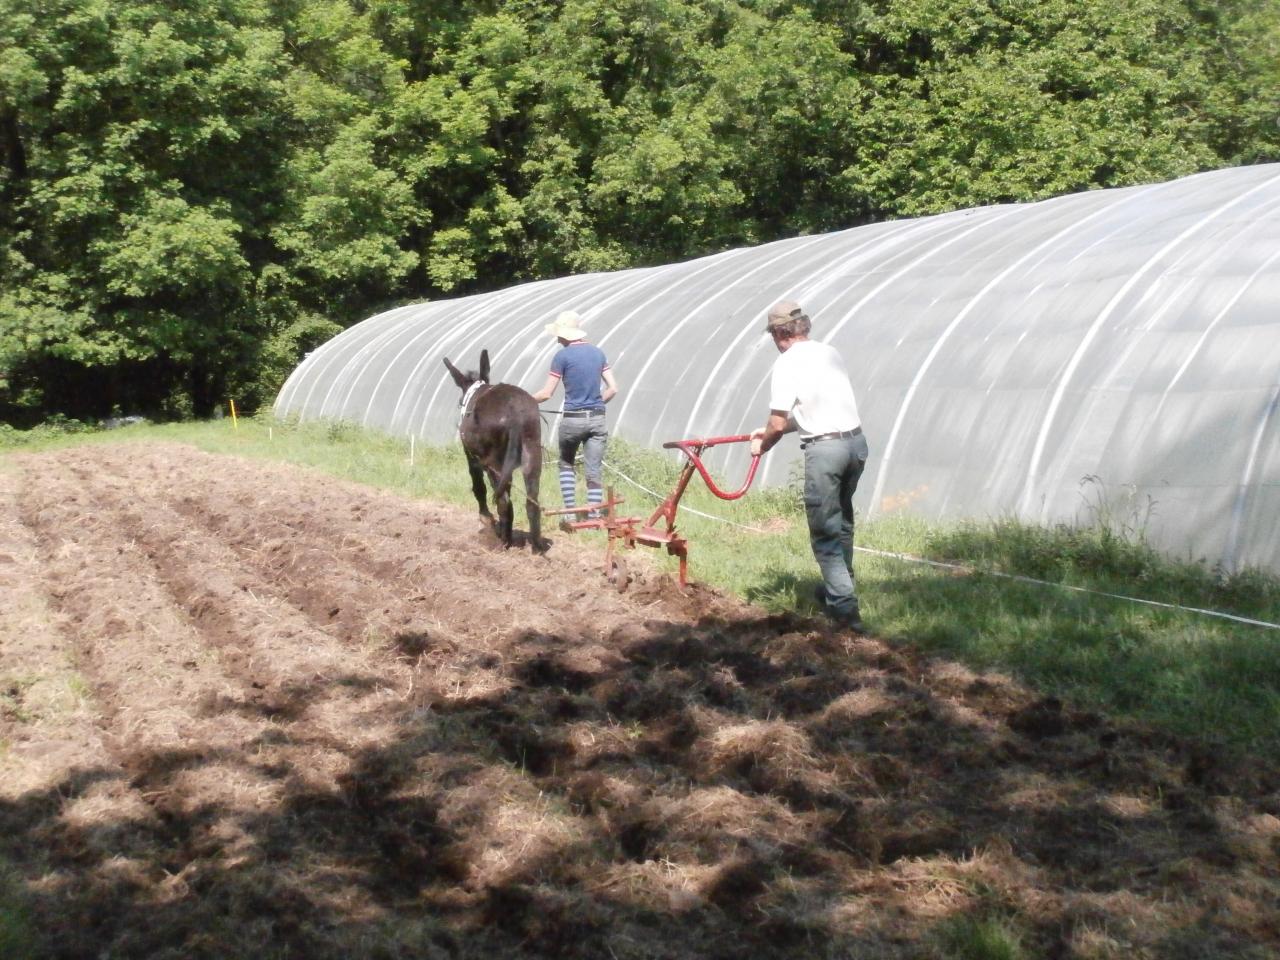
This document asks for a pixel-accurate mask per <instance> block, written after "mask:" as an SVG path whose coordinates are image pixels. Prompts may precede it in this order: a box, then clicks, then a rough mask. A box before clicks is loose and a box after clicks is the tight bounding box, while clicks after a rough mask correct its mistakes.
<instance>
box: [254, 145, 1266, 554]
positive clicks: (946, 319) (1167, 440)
mask: <svg viewBox="0 0 1280 960" xmlns="http://www.w3.org/2000/svg"><path fill="white" fill-rule="evenodd" d="M783 298H789V299H795V300H799V301H800V303H801V304H803V305H804V307H805V309H806V311H807V312H808V313H809V315H810V317H811V318H812V320H813V332H812V334H811V336H812V337H813V338H814V339H818V340H824V341H828V342H830V343H832V344H834V345H835V346H836V347H837V348H838V349H839V350H840V352H841V353H842V354H843V355H844V358H845V360H846V362H847V363H848V366H849V370H850V372H851V375H852V377H853V380H854V387H855V390H856V393H857V398H858V406H859V410H860V412H861V415H862V417H863V427H864V429H865V431H866V434H867V438H868V442H869V444H870V448H871V460H870V461H869V463H868V468H867V472H866V473H865V474H864V476H863V480H862V484H861V487H860V488H859V491H858V494H857V497H856V499H855V503H856V504H857V506H858V508H859V510H860V511H861V512H862V513H863V514H864V515H871V516H876V515H883V514H886V513H889V512H892V511H900V510H902V511H909V512H911V513H913V514H916V515H920V516H924V517H926V518H988V517H1010V516H1017V517H1021V518H1024V519H1026V520H1029V521H1034V522H1042V523H1048V522H1057V521H1067V522H1082V523H1108V524H1112V525H1113V526H1122V527H1128V528H1130V529H1131V530H1134V531H1141V532H1143V533H1145V535H1146V536H1147V538H1148V540H1149V541H1151V542H1152V543H1153V544H1155V545H1156V546H1158V547H1161V548H1163V549H1165V550H1167V551H1169V552H1170V553H1172V554H1174V555H1178V556H1184V557H1191V558H1204V559H1206V560H1208V561H1209V562H1211V563H1217V562H1221V563H1222V564H1223V565H1224V567H1225V568H1227V569H1237V568H1239V567H1242V566H1246V565H1252V566H1263V567H1269V568H1271V569H1273V570H1276V569H1280V409H1278V407H1280V164H1267V165H1258V166H1251V167H1241V168H1236V169H1230V170H1220V171H1216V172H1212V173H1204V174H1199V175H1196V176H1191V177H1186V178H1184V179H1181V180H1176V181H1172V182H1169V183H1161V184H1154V185H1150V186H1140V187H1128V188H1124V189H1111V190H1098V191H1092V192H1087V193H1079V194H1073V195H1070V196H1064V197H1059V198H1056V199H1053V200H1046V201H1042V202H1039V203H1030V204H1016V205H1005V206H991V207H983V208H979V209H974V210H967V211H961V212H956V213H950V214H944V215H940V216H933V217H927V218H922V219H915V220H902V221H894V222H888V223H879V224H873V225H870V226H863V227H856V228H853V229H850V230H845V231H841V232H836V233H830V234H823V235H819V236H806V237H798V238H795V239H791V240H783V241H778V242H775V243H770V244H765V245H762V246H759V247H752V248H746V249H735V250H730V251H728V252H726V253H721V254H717V255H714V256H708V257H703V258H701V259H697V260H692V261H689V262H685V263H676V264H670V265H667V266H659V267H650V268H644V269H634V270H625V271H619V272H615V273H600V274H590V275H581V276H571V277H564V278H560V279H555V280H546V281H540V282H536V283H527V284H522V285H520V286H515V287H511V288H508V289H505V290H501V291H498V292H495V293H487V294H481V295H476V296H470V297H464V298H460V299H456V300H443V301H437V302H433V303H422V304H414V305H410V306H404V307H401V308H399V309H396V310H391V311H389V312H387V313H383V314H380V315H378V316H375V317H372V318H370V319H368V320H365V321H364V322H362V323H360V324H357V325H356V326H354V327H352V328H350V329H349V330H347V331H345V332H344V333H342V334H340V335H339V336H337V337H335V338H334V339H333V340H331V341H329V342H328V343H326V344H324V345H323V346H322V347H320V348H319V349H317V350H315V351H314V352H313V353H311V354H310V355H309V356H308V357H307V358H306V360H305V361H304V362H303V363H302V364H301V365H300V366H299V367H298V369H297V370H296V371H295V372H294V373H293V375H292V376H291V377H290V378H289V380H288V382H287V383H286V384H285V386H284V388H283V390H282V391H281V393H280V396H279V398H278V400H277V403H276V410H277V412H278V413H279V414H281V415H289V414H296V415H298V416H299V417H301V418H302V419H304V420H305V419H313V418H330V419H342V420H350V421H355V422H358V423H361V424H364V425H366V426H369V427H374V428H378V429H380V430H383V431H387V432H390V433H392V434H400V435H409V434H412V435H415V436H417V437H419V438H421V439H423V440H426V441H437V442H440V441H448V440H451V439H452V438H454V437H455V436H456V428H457V420H458V403H459V400H460V395H459V391H458V389H457V387H455V386H454V384H453V381H452V380H451V379H450V378H449V375H448V373H447V372H446V370H445V368H444V365H443V364H442V362H441V360H442V359H443V358H444V357H448V358H449V359H450V360H451V361H452V362H453V363H455V364H456V365H458V366H460V367H462V368H464V369H468V368H469V369H475V368H476V367H477V366H478V360H479V355H480V351H481V349H482V348H487V349H488V350H489V353H490V357H491V360H492V366H493V379H494V381H495V382H496V381H499V380H500V381H505V382H508V383H515V384H519V385H521V386H523V387H525V388H527V389H529V390H530V391H532V390H536V389H538V388H539V387H541V386H542V384H543V382H544V381H545V379H546V376H547V371H548V366H549V362H550V359H551V356H552V354H553V353H554V351H555V349H556V346H557V345H556V342H555V341H554V340H553V339H552V338H551V337H550V336H548V335H547V334H546V333H545V332H544V329H543V328H544V326H545V325H546V324H547V323H550V322H551V321H552V320H553V319H554V318H555V316H556V314H557V313H558V312H560V311H561V310H567V309H572V310H576V311H578V312H579V313H581V314H582V315H583V317H585V318H586V329H587V331H588V333H589V336H590V339H591V340H592V342H594V343H597V344H598V345H599V346H600V347H602V348H603V349H604V351H605V353H606V355H607V356H608V358H609V361H610V363H611V364H612V365H613V369H614V372H615V374H616V376H617V379H618V381H619V384H620V387H621V390H620V392H619V394H618V396H617V397H616V398H615V399H614V400H613V402H612V403H611V404H610V407H609V425H610V429H611V431H612V433H613V435H615V436H619V437H622V438H624V439H626V440H628V441H630V442H632V443H635V444H639V445H642V446H646V447H654V448H658V447H660V446H661V444H662V443H663V442H664V441H668V440H676V439H681V438H686V437H698V436H721V435H731V434H738V433H746V432H749V431H750V430H751V429H752V428H754V427H757V426H760V425H762V424H763V423H764V421H765V419H766V417H767V414H768V379H769V371H770V367H771V365H772V363H773V361H774V359H775V357H776V356H777V351H776V350H775V349H774V347H773V344H772V341H771V340H770V339H769V337H768V336H766V335H765V334H764V333H763V332H762V331H763V327H764V315H765V312H766V311H767V309H768V308H769V306H770V305H772V304H773V303H774V302H775V301H777V300H780V299H783ZM560 396H561V395H560V394H557V396H556V400H555V401H553V402H552V403H551V404H547V405H544V408H545V407H552V406H554V407H556V408H558V406H559V404H558V400H559V398H560ZM546 420H547V424H546V427H545V434H544V437H545V439H546V440H547V442H548V443H550V442H551V440H552V438H553V437H554V430H555V429H556V427H557V426H558V420H557V417H556V415H555V414H550V415H548V416H547V418H546ZM711 454H712V456H709V458H708V463H709V465H710V466H711V467H712V468H713V469H714V470H715V471H716V472H717V473H719V474H720V476H721V477H722V478H723V479H725V480H726V482H728V483H733V484H735V485H736V481H738V480H740V478H741V477H742V476H743V475H744V474H745V471H746V459H747V450H746V448H745V445H740V444H739V445H732V446H728V447H720V448H716V449H715V450H713V451H711ZM799 458H800V453H799V447H798V444H797V442H796V440H795V438H794V435H792V436H789V437H787V438H786V439H785V440H784V441H783V443H781V444H780V445H779V446H778V447H776V448H775V449H774V450H773V451H771V452H770V453H769V454H768V455H766V457H765V459H764V462H763V464H762V466H761V470H760V475H759V477H758V478H757V483H763V484H766V485H777V484H783V483H787V482H788V481H790V480H791V479H792V478H793V477H794V476H795V475H796V470H797V464H798V461H799ZM606 480H607V482H610V483H616V484H617V485H618V486H619V488H620V491H621V492H622V493H623V494H624V495H626V496H627V497H628V499H629V500H630V501H631V502H632V503H637V502H638V503H644V504H647V497H645V496H644V495H643V494H640V493H639V492H637V491H634V490H631V491H629V490H627V486H626V483H625V481H623V480H621V479H620V478H618V477H617V476H615V475H612V474H606ZM663 492H665V491H663ZM637 512H640V510H639V508H637ZM725 514H726V516H730V517H731V515H732V507H731V506H729V505H727V504H726V510H725Z"/></svg>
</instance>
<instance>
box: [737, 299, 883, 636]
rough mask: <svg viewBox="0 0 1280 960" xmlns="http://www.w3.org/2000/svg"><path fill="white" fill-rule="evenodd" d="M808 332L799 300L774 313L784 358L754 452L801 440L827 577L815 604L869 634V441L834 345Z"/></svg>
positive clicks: (813, 533) (812, 533)
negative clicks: (864, 602)
mask: <svg viewBox="0 0 1280 960" xmlns="http://www.w3.org/2000/svg"><path fill="white" fill-rule="evenodd" d="M809 331H810V324H809V317H808V315H807V314H806V313H805V312H804V310H803V309H801V307H800V304H798V303H796V302H795V301H794V300H783V301H782V302H781V303H777V304H775V305H774V306H773V307H772V308H771V309H770V310H769V316H768V319H767V321H766V324H765V332H766V333H768V334H769V335H770V336H771V337H773V345H774V346H775V347H777V348H778V353H780V354H781V356H779V357H778V359H777V360H775V361H774V363H773V373H772V375H771V378H770V385H769V419H768V421H767V422H766V423H765V425H764V426H763V427H760V428H759V429H758V430H753V431H752V432H751V437H752V440H751V452H752V454H760V453H764V452H765V451H766V450H768V449H769V448H770V447H772V446H773V445H774V444H776V443H777V442H778V441H779V440H780V439H782V435H783V434H784V433H790V432H792V431H793V430H798V431H799V432H800V449H801V450H803V451H804V512H805V517H806V519H807V520H808V522H809V544H810V546H811V547H812V549H813V556H814V559H816V560H817V561H818V569H819V570H820V571H821V573H822V583H821V585H819V586H818V587H817V588H816V590H815V591H814V596H815V598H816V599H817V600H818V602H819V603H821V604H822V611H823V613H825V614H826V615H827V616H828V617H830V618H831V619H832V620H834V621H835V622H836V623H837V624H838V625H839V626H841V627H844V628H847V629H849V630H852V631H854V632H855V633H863V632H865V627H864V626H863V623H862V615H861V612H860V610H859V607H858V596H857V594H856V593H855V592H854V580H853V493H854V491H855V490H857V489H858V480H859V479H860V478H861V477H862V471H863V468H865V467H866V465H867V438H866V437H865V436H863V434H862V421H861V419H860V418H859V416H858V405H857V403H856V402H855V401H854V397H853V385H852V384H851V383H850V382H849V371H848V369H847V368H846V367H845V363H844V359H843V358H842V357H841V356H840V354H839V352H837V351H836V349H835V347H833V346H831V345H830V344H827V343H822V342H821V341H818V340H810V339H809Z"/></svg>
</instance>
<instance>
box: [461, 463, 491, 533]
mask: <svg viewBox="0 0 1280 960" xmlns="http://www.w3.org/2000/svg"><path fill="white" fill-rule="evenodd" d="M467 470H468V471H469V472H470V474H471V492H472V493H473V494H474V495H475V498H476V503H478V504H479V505H480V516H482V517H484V518H485V519H486V520H488V521H490V522H491V523H492V522H493V514H491V513H490V512H489V494H488V491H487V490H485V486H484V469H483V468H482V467H481V466H480V461H479V460H478V459H477V458H476V456H475V454H473V453H472V452H471V451H470V450H468V451H467Z"/></svg>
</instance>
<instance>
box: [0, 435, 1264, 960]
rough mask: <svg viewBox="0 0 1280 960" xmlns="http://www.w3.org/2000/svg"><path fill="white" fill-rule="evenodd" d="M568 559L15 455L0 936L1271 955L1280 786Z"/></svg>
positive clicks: (347, 492)
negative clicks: (968, 939) (1001, 936)
mask: <svg viewBox="0 0 1280 960" xmlns="http://www.w3.org/2000/svg"><path fill="white" fill-rule="evenodd" d="M555 541H556V542H555V543H554V545H553V547H552V550H551V552H550V553H549V554H548V555H547V556H545V557H534V556H532V555H530V553H529V552H528V551H527V550H519V549H515V550H511V551H504V550H502V549H501V548H500V547H499V546H497V545H496V544H495V543H494V542H493V541H492V539H491V537H489V536H488V535H486V534H484V533H483V532H482V531H481V530H480V528H479V525H478V521H477V518H476V517H475V515H474V512H472V511H467V510H462V509H458V508H454V507H448V506H441V505H435V504H431V503H423V502H414V501H409V500H405V499H400V498H397V497H395V496H392V495H389V494H384V493H380V492H377V491H374V490H370V489H367V488H363V487H359V486H355V485H352V484H347V483H342V482H338V481H335V480H333V479H331V478H328V477H324V476H321V475H319V474H316V473H311V472H307V471H305V470H302V469H299V468H294V467H288V466H282V465H272V464H265V463H260V462H255V461H247V460H238V459H233V458H228V457H215V456H211V455H207V454H204V453H201V452H198V451H196V450H194V449H189V448H186V447H181V446H176V445H175V446H166V445H157V444H148V445H116V446H104V447H93V448H79V449H74V450H68V451H62V452H55V453H48V454H39V455H24V456H21V457H10V458H9V459H8V460H7V461H5V462H4V463H3V464H0V597H3V605H2V609H0V643H2V646H0V681H2V683H3V688H2V689H0V735H2V736H3V741H4V745H3V753H2V755H0V881H2V882H3V886H0V891H3V894H4V898H5V899H6V900H7V901H8V903H9V905H10V909H9V910H8V911H6V914H5V915H16V916H18V917H19V918H20V920H19V927H20V929H22V930H25V936H26V938H27V942H34V944H35V947H36V948H37V950H38V952H39V954H38V955H42V956H51V957H68V958H71V957H75V958H80V957H98V956H103V957H107V956H109V957H113V958H134V957H138V958H142V957H147V958H153V957H184V958H190V957H246V958H248V957H254V958H259V957H286V956H287V957H307V958H329V957H333V958H339V957H342V958H346V957H427V958H437V957H440V958H443V957H467V958H471V957H475V958H479V957H485V958H491V957H566V958H584V960H585V958H617V960H625V958H660V957H661V958H673V960H686V958H694V957H697V958H717V957H718V958H729V957H784V956H785V957H788V958H794V957H798V956H799V957H819V958H821V957H859V958H875V957H893V958H908V957H929V956H966V955H974V956H977V955H979V954H966V953H964V952H963V950H964V949H965V948H964V944H963V934H964V932H965V931H966V930H967V931H970V932H971V933H972V932H973V931H974V930H984V929H985V930H987V931H990V930H992V929H997V928H998V929H1003V930H1005V931H1006V932H1007V934H1008V936H1009V937H1010V938H1013V939H1016V940H1017V941H1018V942H1020V943H1021V945H1022V948H1023V951H1024V952H1023V954H1022V955H1023V956H1027V957H1041V956H1043V957H1081V958H1084V957H1125V958H1135V957H1188V958H1189V957H1240V958H1245V957H1248V958H1264V957H1271V958H1274V957H1277V956H1280V907H1278V906H1277V904H1280V869H1278V866H1277V864H1278V863H1280V777H1277V771H1276V766H1275V764H1274V762H1270V761H1268V762H1264V761H1261V760H1257V761H1255V762H1251V763H1245V762H1243V761H1231V760H1228V759H1225V758H1224V757H1222V756H1220V755H1218V754H1216V753H1215V752H1214V751H1212V750H1209V749H1207V748H1205V747H1203V746H1197V745H1196V744H1194V743H1189V742H1181V741H1178V740H1175V739H1173V738H1170V737H1168V736H1163V735H1159V734H1156V733H1153V732H1150V731H1146V730H1142V729H1136V728H1131V727H1127V726H1123V725H1120V724H1117V723H1114V722H1112V721H1110V720H1109V719H1108V718H1106V717H1102V716H1096V715H1092V714H1088V713H1084V712H1081V711H1078V710H1074V709H1072V708H1071V706H1070V705H1064V704H1061V703H1058V702H1056V701H1054V700H1050V699H1041V698H1038V697H1037V696H1036V695H1034V694H1033V693H1032V692H1030V691H1028V690H1026V689H1024V688H1022V687H1020V686H1019V685H1018V684H1017V683H1015V682H1014V681H1012V680H1011V679H1009V678H1007V677H1003V676H996V675H977V674H974V673H972V672H970V671H968V670H966V669H964V668H963V667H960V666H958V665H956V664H954V663H949V662H945V661H938V660H931V659H928V658H926V657H924V656H921V655H919V654H917V653H916V652H914V651H913V650H912V649H911V648H910V647H909V646H905V645H902V644H890V643H887V642H884V641H881V640H879V639H876V638H874V637H872V638H861V637H856V636H853V635H850V634H847V633H840V632H835V631H832V630H831V629H829V628H828V627H826V626H824V625H822V624H819V623H817V622H814V621H812V620H810V619H807V618H805V617H800V616H776V615H775V616H769V615H766V614H764V613H763V612H761V611H760V610H758V609H755V608H752V607H750V606H748V605H745V604H742V603H739V602H736V601H734V600H732V599H731V598H727V597H721V596H717V595H715V594H714V593H712V592H710V591H708V590H705V589H697V588H693V589H690V590H689V591H688V592H687V593H686V594H684V595H680V594H678V593H677V592H676V591H675V590H674V588H673V587H672V585H671V584H670V583H669V582H666V581H664V580H662V579H660V578H659V577H657V576H656V575H652V574H651V575H649V576H647V577H646V576H640V577H638V579H637V582H636V583H634V584H633V586H632V588H631V589H630V590H629V591H627V592H626V593H623V594H620V593H618V592H616V591H615V590H612V589H611V588H610V587H609V586H608V584H607V583H606V581H605V580H604V578H603V577H602V576H601V573H600V569H599V568H600V562H601V554H602V546H601V543H600V540H599V539H598V537H597V538H594V539H593V538H592V537H590V536H578V537H573V538H570V537H566V536H560V535H557V536H556V538H555ZM632 567H633V570H634V569H637V568H639V569H641V570H643V568H644V562H643V557H641V556H639V555H637V556H636V560H634V561H633V562H632ZM982 955H987V954H982ZM991 955H994V954H991Z"/></svg>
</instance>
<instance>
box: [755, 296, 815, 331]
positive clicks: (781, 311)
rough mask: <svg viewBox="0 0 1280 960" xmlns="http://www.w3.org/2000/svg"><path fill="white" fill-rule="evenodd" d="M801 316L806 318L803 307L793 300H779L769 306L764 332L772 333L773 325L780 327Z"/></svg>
mask: <svg viewBox="0 0 1280 960" xmlns="http://www.w3.org/2000/svg"><path fill="white" fill-rule="evenodd" d="M801 317H805V319H808V318H807V316H806V314H805V312H804V309H803V308H802V307H801V306H800V304H798V303H796V302H795V301H794V300H780V301H779V302H778V303H775V304H774V305H773V306H772V307H770V308H769V319H768V321H767V322H766V323H765V326H764V332H765V333H773V328H774V327H780V326H782V325H783V324H785V323H790V322H791V321H792V320H799V319H800V318H801Z"/></svg>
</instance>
